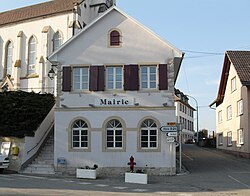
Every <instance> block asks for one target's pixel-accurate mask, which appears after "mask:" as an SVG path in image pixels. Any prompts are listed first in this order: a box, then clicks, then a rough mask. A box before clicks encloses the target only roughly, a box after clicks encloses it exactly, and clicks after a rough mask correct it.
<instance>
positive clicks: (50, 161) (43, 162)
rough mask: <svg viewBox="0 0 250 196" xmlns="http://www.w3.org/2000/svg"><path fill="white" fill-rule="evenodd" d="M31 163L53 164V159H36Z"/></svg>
mask: <svg viewBox="0 0 250 196" xmlns="http://www.w3.org/2000/svg"><path fill="white" fill-rule="evenodd" d="M32 163H34V164H40V165H41V164H44V165H45V164H47V165H49V164H50V165H53V164H54V160H36V161H34V162H32Z"/></svg>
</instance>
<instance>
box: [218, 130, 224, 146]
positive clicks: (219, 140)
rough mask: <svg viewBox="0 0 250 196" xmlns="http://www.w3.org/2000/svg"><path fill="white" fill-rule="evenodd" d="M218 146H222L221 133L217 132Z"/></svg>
mask: <svg viewBox="0 0 250 196" xmlns="http://www.w3.org/2000/svg"><path fill="white" fill-rule="evenodd" d="M218 146H223V133H219V134H218Z"/></svg>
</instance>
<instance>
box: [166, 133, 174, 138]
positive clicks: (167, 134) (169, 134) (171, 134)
mask: <svg viewBox="0 0 250 196" xmlns="http://www.w3.org/2000/svg"><path fill="white" fill-rule="evenodd" d="M166 136H168V137H177V132H167V133H166Z"/></svg>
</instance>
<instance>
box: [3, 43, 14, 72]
mask: <svg viewBox="0 0 250 196" xmlns="http://www.w3.org/2000/svg"><path fill="white" fill-rule="evenodd" d="M12 58H13V44H12V42H11V41H8V43H7V45H6V65H5V76H6V75H9V76H10V75H11V69H12Z"/></svg>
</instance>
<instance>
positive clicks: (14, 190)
mask: <svg viewBox="0 0 250 196" xmlns="http://www.w3.org/2000/svg"><path fill="white" fill-rule="evenodd" d="M182 157H183V164H184V165H185V168H186V169H187V170H188V171H185V169H183V171H184V172H183V173H180V174H178V175H176V176H158V177H153V176H149V184H147V185H142V184H130V183H124V177H116V178H99V179H97V180H84V179H76V178H75V177H66V176H37V175H36V176H27V175H20V174H0V195H18V196H19V195H60V196H64V195H84V196H85V195H90V196H92V195H97V196H98V195H111V196H113V195H119V196H123V195H132V196H135V195H143V196H144V195H145V196H147V195H178V196H192V195H202V196H203V195H205V196H206V195H213V196H215V195H220V196H224V195H227V196H228V195H230V196H241V195H242V196H243V195H246V196H248V195H250V160H249V159H242V158H236V157H234V156H230V155H227V154H224V153H222V152H219V151H217V150H215V149H206V148H200V147H197V146H196V145H193V144H189V145H184V146H183V154H182Z"/></svg>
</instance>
